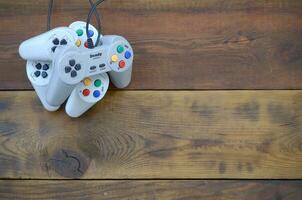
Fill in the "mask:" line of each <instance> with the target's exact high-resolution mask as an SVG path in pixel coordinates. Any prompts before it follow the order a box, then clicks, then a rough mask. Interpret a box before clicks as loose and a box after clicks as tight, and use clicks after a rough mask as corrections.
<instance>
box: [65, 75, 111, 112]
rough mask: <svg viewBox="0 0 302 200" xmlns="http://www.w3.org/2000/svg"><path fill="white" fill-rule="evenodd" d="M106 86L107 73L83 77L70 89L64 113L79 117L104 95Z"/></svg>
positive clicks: (107, 85)
mask: <svg viewBox="0 0 302 200" xmlns="http://www.w3.org/2000/svg"><path fill="white" fill-rule="evenodd" d="M108 87H109V77H108V75H107V73H103V74H98V75H94V76H92V77H89V78H86V79H84V80H83V81H82V82H81V83H79V84H78V85H77V86H76V88H75V89H74V90H73V91H72V93H71V95H70V97H69V99H68V101H67V103H66V107H65V111H66V113H67V114H68V115H69V116H70V117H80V116H81V115H82V114H84V113H85V112H86V111H87V110H89V109H90V108H91V107H92V106H93V105H95V104H96V103H97V102H99V101H100V100H101V99H102V98H103V97H104V96H105V94H106V92H107V90H108Z"/></svg>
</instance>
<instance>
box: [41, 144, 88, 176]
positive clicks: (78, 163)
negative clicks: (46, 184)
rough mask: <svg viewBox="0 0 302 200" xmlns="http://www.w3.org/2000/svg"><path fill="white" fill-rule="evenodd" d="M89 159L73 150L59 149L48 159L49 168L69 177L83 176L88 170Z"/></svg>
mask: <svg viewBox="0 0 302 200" xmlns="http://www.w3.org/2000/svg"><path fill="white" fill-rule="evenodd" d="M88 166H89V160H88V159H86V158H85V157H84V156H82V155H81V154H79V153H77V152H74V151H71V150H64V149H62V150H60V151H57V152H56V153H55V154H54V155H53V156H52V157H51V158H50V159H49V160H48V161H47V168H48V169H52V170H54V171H55V172H56V173H57V174H59V175H61V176H63V177H68V178H79V177H82V176H83V175H84V174H85V172H86V171H87V169H88Z"/></svg>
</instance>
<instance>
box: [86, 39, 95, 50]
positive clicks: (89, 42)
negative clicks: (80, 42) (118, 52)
mask: <svg viewBox="0 0 302 200" xmlns="http://www.w3.org/2000/svg"><path fill="white" fill-rule="evenodd" d="M87 46H88V49H93V48H94V44H93V40H92V39H91V38H88V39H87Z"/></svg>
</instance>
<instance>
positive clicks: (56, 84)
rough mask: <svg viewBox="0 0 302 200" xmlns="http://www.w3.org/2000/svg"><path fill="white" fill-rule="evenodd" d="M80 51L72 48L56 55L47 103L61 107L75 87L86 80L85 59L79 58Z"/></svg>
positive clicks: (64, 49) (60, 51) (63, 49)
mask: <svg viewBox="0 0 302 200" xmlns="http://www.w3.org/2000/svg"><path fill="white" fill-rule="evenodd" d="M80 52H81V50H80V49H77V48H75V47H72V46H70V47H69V48H62V49H60V50H59V51H57V52H56V53H55V56H54V60H53V65H54V72H53V76H52V77H51V79H50V83H51V84H49V85H48V88H47V95H46V101H47V102H48V103H49V104H50V105H53V106H60V105H61V104H62V103H64V101H65V100H66V99H67V98H68V97H69V96H70V94H71V92H72V90H73V89H74V87H75V86H76V85H77V84H78V83H79V82H81V81H82V80H83V79H84V78H85V72H86V71H85V70H86V69H85V68H84V66H82V65H81V63H85V62H84V60H85V58H78V59H77V60H78V61H79V62H77V61H76V60H75V59H74V58H77V55H79V54H80Z"/></svg>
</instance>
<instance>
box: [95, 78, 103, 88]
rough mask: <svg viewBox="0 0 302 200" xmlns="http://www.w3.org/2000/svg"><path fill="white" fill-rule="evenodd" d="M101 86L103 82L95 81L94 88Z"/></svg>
mask: <svg viewBox="0 0 302 200" xmlns="http://www.w3.org/2000/svg"><path fill="white" fill-rule="evenodd" d="M101 85H102V81H101V80H99V79H98V80H95V81H94V86H95V87H100V86H101Z"/></svg>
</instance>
